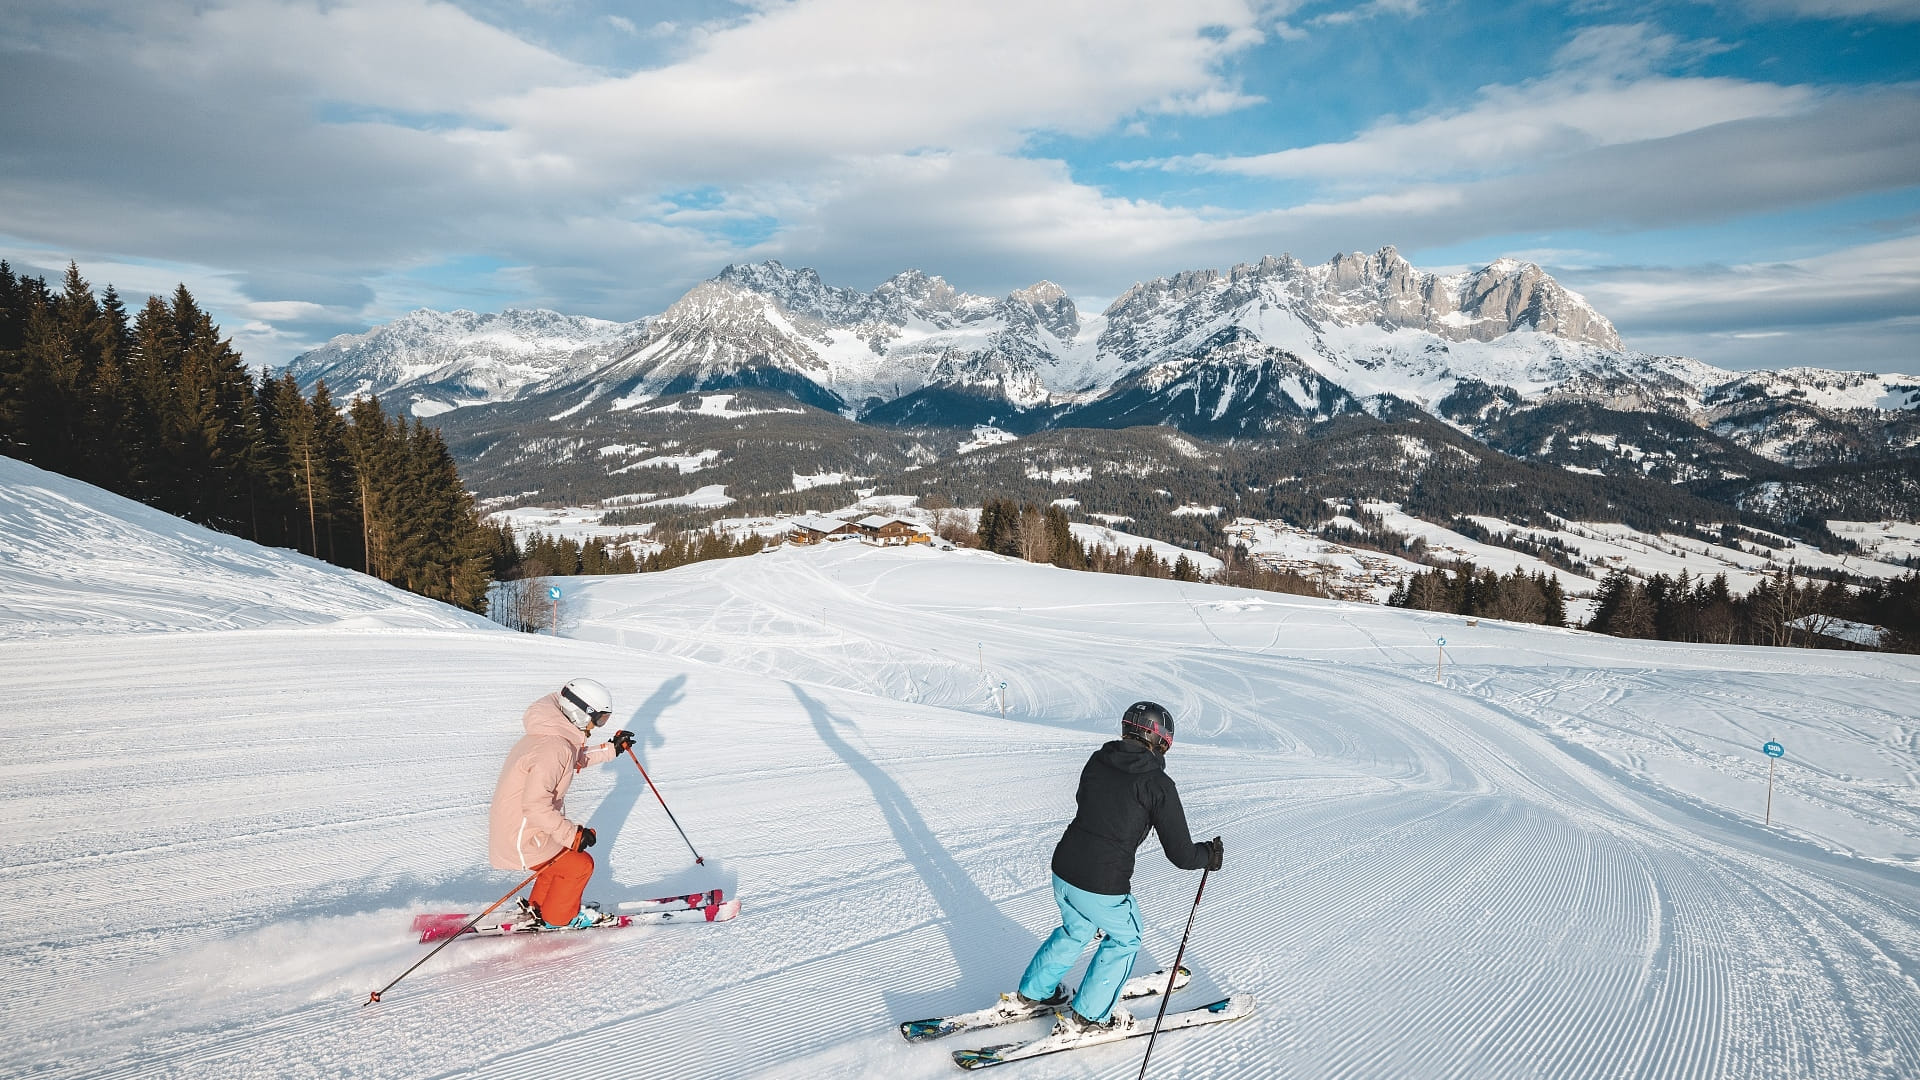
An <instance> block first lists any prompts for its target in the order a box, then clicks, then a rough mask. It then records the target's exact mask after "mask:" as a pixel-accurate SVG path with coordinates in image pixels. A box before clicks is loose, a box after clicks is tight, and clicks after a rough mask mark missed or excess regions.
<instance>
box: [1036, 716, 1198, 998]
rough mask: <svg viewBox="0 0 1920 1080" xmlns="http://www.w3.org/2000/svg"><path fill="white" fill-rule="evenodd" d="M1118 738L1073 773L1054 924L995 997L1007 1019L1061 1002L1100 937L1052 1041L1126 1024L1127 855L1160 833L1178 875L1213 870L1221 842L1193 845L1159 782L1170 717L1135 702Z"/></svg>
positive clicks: (1130, 932)
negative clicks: (1067, 979)
mask: <svg viewBox="0 0 1920 1080" xmlns="http://www.w3.org/2000/svg"><path fill="white" fill-rule="evenodd" d="M1120 734H1121V738H1119V739H1115V740H1114V741H1113V742H1110V743H1107V744H1106V745H1105V746H1102V747H1101V748H1100V749H1098V750H1096V751H1094V752H1093V756H1092V757H1091V758H1088V759H1087V764H1086V767H1085V768H1084V769H1081V770H1080V789H1079V791H1077V792H1076V793H1075V794H1074V799H1075V800H1076V801H1077V802H1078V803H1079V807H1080V808H1079V811H1078V812H1077V813H1076V814H1075V815H1074V817H1073V822H1072V823H1071V824H1069V825H1068V826H1067V831H1066V834H1065V835H1063V836H1061V837H1060V843H1059V844H1057V845H1056V846H1055V847H1054V849H1053V898H1054V901H1055V902H1056V903H1058V904H1059V905H1060V926H1059V928H1058V929H1056V930H1055V931H1054V932H1053V934H1052V936H1050V937H1048V938H1047V940H1046V942H1045V943H1043V944H1042V945H1041V946H1040V950H1039V951H1038V952H1036V953H1034V954H1033V960H1032V961H1031V962H1029V963H1028V964H1027V971H1026V975H1025V976H1023V977H1022V978H1021V980H1020V989H1019V990H1018V991H1017V992H1016V993H1014V994H1010V995H1006V997H1005V998H1003V1005H1004V1007H1006V1008H1007V1009H1008V1010H1009V1011H1010V1012H1011V1011H1018V1010H1025V1011H1031V1012H1035V1013H1038V1012H1041V1011H1043V1010H1045V1009H1047V1008H1058V1007H1059V1006H1061V1005H1065V1004H1066V1002H1067V997H1066V990H1065V988H1064V987H1062V986H1061V985H1060V980H1061V977H1062V976H1064V975H1066V973H1067V969H1069V968H1071V967H1072V966H1073V964H1074V961H1076V960H1078V959H1080V953H1081V952H1082V951H1083V950H1085V948H1086V946H1087V942H1088V941H1090V940H1091V939H1092V938H1093V936H1094V933H1095V932H1096V931H1105V939H1104V940H1103V941H1101V942H1100V948H1099V949H1098V950H1097V951H1095V952H1094V954H1093V961H1092V962H1091V963H1090V964H1088V965H1087V975H1086V979H1085V980H1084V981H1083V982H1082V983H1081V984H1080V991H1079V993H1077V994H1075V995H1074V996H1073V1007H1072V1008H1071V1009H1067V1010H1065V1011H1063V1012H1061V1013H1060V1015H1059V1019H1058V1020H1057V1021H1056V1023H1055V1025H1054V1033H1055V1034H1084V1033H1088V1032H1091V1031H1110V1030H1113V1029H1114V1028H1115V1027H1117V1026H1127V1025H1131V1024H1132V1023H1133V1017H1132V1015H1131V1014H1129V1013H1128V1012H1127V1011H1126V1010H1125V1009H1121V1008H1117V1007H1116V1002H1118V1001H1119V999H1120V988H1121V987H1122V986H1124V985H1125V984H1126V981H1127V976H1128V975H1129V974H1130V973H1131V972H1132V970H1133V958H1134V954H1136V953H1138V952H1139V951H1140V912H1139V909H1138V908H1137V907H1136V906H1135V905H1134V902H1133V896H1132V892H1133V856H1134V852H1135V851H1137V850H1138V849H1139V847H1140V845H1141V844H1142V843H1144V842H1145V841H1146V839H1147V830H1148V829H1152V830H1153V831H1154V832H1157V833H1159V834H1160V848H1161V850H1163V851H1165V852H1166V854H1167V861H1168V862H1171V863H1172V864H1173V865H1175V866H1178V867H1180V868H1181V869H1182V870H1199V869H1201V868H1203V867H1205V868H1208V869H1213V870H1218V869H1220V859H1221V855H1222V852H1223V850H1224V845H1222V843H1221V841H1220V838H1219V837H1217V836H1216V837H1214V838H1213V839H1212V840H1207V841H1203V842H1201V843H1197V844H1196V843H1194V842H1193V838H1192V837H1191V836H1190V835H1189V834H1188V832H1187V813H1186V810H1185V809H1183V808H1182V807H1181V805H1180V792H1179V790H1178V789H1177V788H1175V787H1174V784H1173V778H1172V777H1170V776H1168V775H1167V771H1166V761H1165V757H1166V753H1167V750H1168V749H1170V748H1171V747H1172V746H1173V717H1172V716H1170V715H1169V714H1168V713H1167V710H1165V709H1163V708H1161V707H1160V706H1159V705H1157V704H1155V703H1153V702H1151V701H1138V702H1135V703H1134V704H1133V705H1131V706H1129V707H1128V709H1127V711H1126V713H1125V715H1123V716H1122V717H1121V718H1120Z"/></svg>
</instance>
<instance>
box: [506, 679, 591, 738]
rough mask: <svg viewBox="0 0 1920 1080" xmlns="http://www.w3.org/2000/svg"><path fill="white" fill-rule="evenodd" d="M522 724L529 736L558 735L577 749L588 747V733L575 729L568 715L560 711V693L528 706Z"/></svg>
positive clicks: (549, 695) (521, 719)
mask: <svg viewBox="0 0 1920 1080" xmlns="http://www.w3.org/2000/svg"><path fill="white" fill-rule="evenodd" d="M520 724H521V726H523V727H525V728H526V729H527V734H529V735H557V736H559V737H560V738H563V739H565V740H567V742H568V743H570V744H571V745H573V746H575V747H581V746H585V745H587V733H586V732H584V731H581V730H580V729H579V728H577V727H574V726H573V721H571V720H569V719H567V714H566V713H564V712H561V711H560V694H559V692H558V691H555V692H554V693H551V694H548V695H547V696H546V697H543V698H541V699H540V700H539V701H536V702H534V703H533V704H532V705H529V706H527V712H526V715H524V716H522V717H521V718H520Z"/></svg>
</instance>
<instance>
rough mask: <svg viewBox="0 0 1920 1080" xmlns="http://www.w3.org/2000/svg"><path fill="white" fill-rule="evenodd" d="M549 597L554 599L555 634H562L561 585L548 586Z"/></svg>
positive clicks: (557, 635) (555, 635)
mask: <svg viewBox="0 0 1920 1080" xmlns="http://www.w3.org/2000/svg"><path fill="white" fill-rule="evenodd" d="M547 599H549V600H551V601H553V636H554V637H559V636H560V586H558V585H549V586H547Z"/></svg>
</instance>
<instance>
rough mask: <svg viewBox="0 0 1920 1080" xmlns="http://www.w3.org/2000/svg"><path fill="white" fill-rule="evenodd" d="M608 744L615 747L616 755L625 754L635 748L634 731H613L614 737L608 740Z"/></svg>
mask: <svg viewBox="0 0 1920 1080" xmlns="http://www.w3.org/2000/svg"><path fill="white" fill-rule="evenodd" d="M607 745H608V746H611V747H613V752H614V755H615V756H616V757H617V756H619V755H621V754H624V753H626V752H627V751H629V750H631V749H633V732H631V731H616V732H614V733H613V738H611V739H608V740H607Z"/></svg>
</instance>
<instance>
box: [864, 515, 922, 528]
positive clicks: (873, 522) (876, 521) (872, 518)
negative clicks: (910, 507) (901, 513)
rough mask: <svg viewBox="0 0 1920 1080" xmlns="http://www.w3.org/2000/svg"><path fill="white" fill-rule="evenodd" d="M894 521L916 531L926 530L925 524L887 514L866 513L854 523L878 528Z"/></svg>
mask: <svg viewBox="0 0 1920 1080" xmlns="http://www.w3.org/2000/svg"><path fill="white" fill-rule="evenodd" d="M896 522H898V523H899V524H901V525H905V526H906V527H907V528H909V529H913V530H915V531H918V532H925V531H926V526H924V525H922V524H920V523H919V522H917V521H908V520H907V519H906V518H903V517H892V516H890V515H887V514H868V515H867V516H866V517H863V518H861V519H860V520H859V521H857V522H855V523H854V524H856V525H859V526H860V527H861V528H863V529H878V528H880V527H882V526H884V525H892V524H894V523H896Z"/></svg>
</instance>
